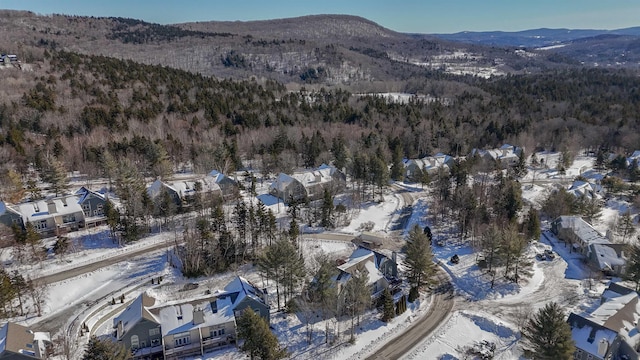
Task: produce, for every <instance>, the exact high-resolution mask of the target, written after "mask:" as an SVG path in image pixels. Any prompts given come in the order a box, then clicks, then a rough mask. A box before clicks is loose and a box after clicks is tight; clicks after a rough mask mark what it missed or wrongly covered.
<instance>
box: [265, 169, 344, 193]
mask: <svg viewBox="0 0 640 360" xmlns="http://www.w3.org/2000/svg"><path fill="white" fill-rule="evenodd" d="M337 171H338V169H336V168H335V167H333V166H330V165H327V164H322V165H320V167H318V168H317V169H312V170H304V171H298V172H294V173H293V174H291V175H287V174H284V173H280V174H279V175H278V177H277V178H276V180H275V181H274V182H272V183H271V185H270V188H271V189H276V190H277V191H280V192H282V191H284V189H286V188H287V186H289V184H291V183H292V182H294V181H297V182H299V183H300V184H302V186H304V187H308V186H312V185H317V184H326V183H330V182H332V181H333V180H334V178H333V174H335V173H336V172H337Z"/></svg>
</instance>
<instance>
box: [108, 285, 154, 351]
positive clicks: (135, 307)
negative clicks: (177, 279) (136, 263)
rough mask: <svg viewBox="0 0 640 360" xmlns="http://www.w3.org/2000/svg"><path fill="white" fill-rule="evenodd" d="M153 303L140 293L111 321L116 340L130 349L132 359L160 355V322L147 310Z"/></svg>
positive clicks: (151, 299)
mask: <svg viewBox="0 0 640 360" xmlns="http://www.w3.org/2000/svg"><path fill="white" fill-rule="evenodd" d="M155 302H156V300H155V299H154V298H152V297H150V296H148V295H147V294H146V293H142V294H141V295H140V296H138V297H137V298H136V299H135V300H134V301H133V302H132V303H131V305H129V306H127V308H126V309H125V310H124V311H123V312H122V314H120V315H119V316H118V317H116V318H115V319H114V320H113V327H114V328H115V338H116V340H118V341H119V342H121V343H122V344H123V345H124V347H125V348H127V349H131V352H132V354H133V357H134V359H148V358H153V359H155V358H160V357H159V356H160V355H162V336H161V334H160V322H159V321H158V319H157V318H156V317H155V316H154V315H153V314H152V313H151V312H149V310H148V308H149V307H151V306H153V305H154V304H155Z"/></svg>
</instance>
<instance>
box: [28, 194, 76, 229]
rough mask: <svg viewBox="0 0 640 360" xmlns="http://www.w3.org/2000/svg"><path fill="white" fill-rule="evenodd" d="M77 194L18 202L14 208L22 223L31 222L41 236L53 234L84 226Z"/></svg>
mask: <svg viewBox="0 0 640 360" xmlns="http://www.w3.org/2000/svg"><path fill="white" fill-rule="evenodd" d="M79 200H80V197H79V196H78V195H65V196H60V197H56V198H50V199H43V200H36V201H30V202H26V203H20V204H17V205H15V209H16V210H17V211H18V212H19V213H20V214H21V215H22V219H23V222H24V224H25V225H26V224H27V223H31V224H32V225H33V227H34V228H35V229H36V231H37V232H38V233H39V234H40V235H42V236H54V235H62V234H66V233H67V232H69V231H76V230H78V229H80V228H83V227H84V226H85V217H84V211H83V210H82V206H81V205H80V203H79Z"/></svg>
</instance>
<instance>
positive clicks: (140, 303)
mask: <svg viewBox="0 0 640 360" xmlns="http://www.w3.org/2000/svg"><path fill="white" fill-rule="evenodd" d="M155 303H156V299H154V298H153V297H151V296H149V295H147V293H146V292H144V293H142V294H140V295H139V296H138V297H137V298H136V299H135V300H134V301H133V302H132V303H131V304H130V305H129V306H127V308H126V309H125V310H124V311H123V312H122V313H121V314H120V315H118V316H117V317H116V318H115V319H113V327H116V328H117V327H118V323H119V322H122V330H123V331H122V334H125V333H127V332H128V331H129V330H131V328H132V327H133V326H135V325H136V324H137V323H138V322H139V321H140V320H142V319H143V318H145V319H147V320H149V321H153V322H155V323H158V324H159V321H158V319H157V318H156V317H155V316H154V315H153V314H152V313H151V312H149V310H148V308H149V307H151V306H153V305H154V304H155Z"/></svg>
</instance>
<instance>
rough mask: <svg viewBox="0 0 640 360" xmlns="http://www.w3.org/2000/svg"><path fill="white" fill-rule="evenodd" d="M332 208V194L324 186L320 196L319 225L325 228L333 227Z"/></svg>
mask: <svg viewBox="0 0 640 360" xmlns="http://www.w3.org/2000/svg"><path fill="white" fill-rule="evenodd" d="M333 209H334V206H333V196H331V192H330V191H329V189H327V188H325V189H324V194H323V196H322V208H321V214H322V215H321V219H320V226H322V227H324V228H327V229H329V228H332V227H333Z"/></svg>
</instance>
